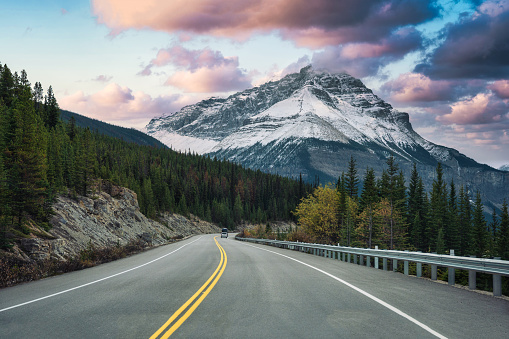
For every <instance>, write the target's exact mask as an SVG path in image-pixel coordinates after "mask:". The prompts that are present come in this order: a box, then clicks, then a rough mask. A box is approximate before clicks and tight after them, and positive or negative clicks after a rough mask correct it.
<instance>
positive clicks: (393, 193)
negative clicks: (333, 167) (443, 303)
mask: <svg viewBox="0 0 509 339" xmlns="http://www.w3.org/2000/svg"><path fill="white" fill-rule="evenodd" d="M386 164H387V168H386V169H384V170H383V172H382V175H381V177H380V178H379V179H378V180H377V179H376V178H375V173H374V170H373V169H372V168H367V169H366V172H365V174H364V177H363V185H362V189H360V178H359V175H358V173H357V168H356V161H355V159H354V158H353V157H352V158H351V159H350V161H349V165H348V171H347V172H346V173H344V172H343V173H342V174H341V175H340V176H339V178H338V182H337V184H336V185H335V187H334V186H332V185H327V186H325V187H317V188H315V190H314V191H313V193H312V194H310V195H308V196H307V197H306V198H304V199H303V200H302V201H301V203H300V204H299V205H298V206H297V208H296V210H295V215H296V217H297V219H298V222H299V224H300V225H301V226H302V228H303V230H304V232H305V233H306V234H307V236H310V237H311V239H312V240H315V241H320V242H324V243H331V244H336V243H340V244H341V245H344V246H356V247H367V248H374V247H375V246H378V247H379V248H381V249H398V250H406V249H410V250H417V251H423V252H436V253H439V254H443V253H446V252H447V251H449V250H451V249H452V250H454V252H455V255H475V256H477V257H501V258H502V259H506V260H509V216H508V207H507V201H506V200H504V202H503V204H502V210H501V213H500V215H497V214H496V212H495V210H493V215H492V220H491V221H490V222H488V221H487V220H486V217H485V215H484V213H483V204H482V200H481V195H480V193H479V192H478V191H477V192H476V193H475V196H473V197H472V196H470V192H468V190H467V189H466V188H465V187H464V186H461V187H459V189H458V188H457V187H456V185H455V183H454V181H453V180H451V181H450V182H449V183H446V182H445V180H444V178H443V168H442V165H441V164H440V163H438V165H437V168H436V176H435V179H434V181H433V186H432V190H431V192H426V191H425V189H424V185H423V181H422V178H421V177H420V176H419V173H418V172H417V167H416V165H415V164H414V167H413V170H412V173H411V176H410V180H409V183H408V186H407V185H406V180H405V177H404V175H403V172H402V171H401V170H399V168H398V166H397V164H396V163H395V161H394V158H393V157H389V158H388V159H387V161H386ZM359 191H360V192H359Z"/></svg>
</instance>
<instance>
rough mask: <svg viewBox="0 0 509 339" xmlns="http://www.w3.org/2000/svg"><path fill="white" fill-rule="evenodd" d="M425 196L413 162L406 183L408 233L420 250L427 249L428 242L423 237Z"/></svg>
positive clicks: (425, 209) (413, 243)
mask: <svg viewBox="0 0 509 339" xmlns="http://www.w3.org/2000/svg"><path fill="white" fill-rule="evenodd" d="M426 206H427V197H426V193H425V192H424V185H423V183H422V178H421V177H420V176H419V173H418V172H417V165H416V164H415V163H414V166H413V169H412V173H411V176H410V183H409V185H408V200H407V211H408V214H407V215H408V219H407V220H408V224H409V225H411V226H410V229H409V235H410V239H411V244H412V245H413V246H414V247H415V248H416V249H418V250H420V251H425V250H427V249H428V247H429V244H428V243H427V242H426V238H425V228H426V215H427V213H428V212H427V208H426Z"/></svg>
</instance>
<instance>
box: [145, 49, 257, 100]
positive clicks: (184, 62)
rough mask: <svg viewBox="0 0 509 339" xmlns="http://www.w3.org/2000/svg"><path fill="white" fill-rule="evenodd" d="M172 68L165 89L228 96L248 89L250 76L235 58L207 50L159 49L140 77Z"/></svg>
mask: <svg viewBox="0 0 509 339" xmlns="http://www.w3.org/2000/svg"><path fill="white" fill-rule="evenodd" d="M168 65H171V66H174V67H176V68H177V71H176V72H174V73H173V74H172V75H171V76H170V77H169V78H168V79H167V80H166V82H165V84H166V85H169V86H174V87H177V88H180V89H183V90H185V91H187V92H194V93H214V92H228V91H233V90H244V89H246V88H249V87H251V80H252V79H251V76H250V75H249V74H247V73H246V71H244V70H243V69H241V68H239V60H238V58H237V57H224V56H223V54H222V53H221V52H219V51H213V50H211V49H209V48H205V49H201V50H190V49H186V48H184V47H182V46H173V47H170V48H165V49H160V50H159V51H158V52H157V55H156V57H155V58H154V59H152V60H151V61H150V63H149V64H148V65H147V66H146V67H145V68H144V69H143V70H142V71H141V72H140V73H138V74H139V75H145V76H147V75H151V74H152V69H153V68H154V67H164V66H168Z"/></svg>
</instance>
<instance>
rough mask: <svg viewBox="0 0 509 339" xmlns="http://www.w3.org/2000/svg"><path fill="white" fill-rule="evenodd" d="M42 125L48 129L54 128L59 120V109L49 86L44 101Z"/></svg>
mask: <svg viewBox="0 0 509 339" xmlns="http://www.w3.org/2000/svg"><path fill="white" fill-rule="evenodd" d="M44 116H45V120H44V123H45V124H46V126H48V128H52V127H55V126H56V125H57V123H58V121H59V119H60V108H59V107H58V103H57V100H56V99H55V95H54V94H53V88H52V87H51V86H49V88H48V93H47V95H46V97H45V101H44Z"/></svg>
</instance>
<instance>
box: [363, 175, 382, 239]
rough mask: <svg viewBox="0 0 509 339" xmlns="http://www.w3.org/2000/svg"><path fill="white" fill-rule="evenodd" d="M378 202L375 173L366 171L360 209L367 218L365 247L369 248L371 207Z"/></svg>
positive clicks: (371, 223) (371, 225)
mask: <svg viewBox="0 0 509 339" xmlns="http://www.w3.org/2000/svg"><path fill="white" fill-rule="evenodd" d="M377 201H378V195H377V188H376V182H375V171H374V170H373V168H367V169H366V175H365V176H364V185H363V187H362V193H361V197H360V209H361V210H363V211H365V212H366V214H367V217H368V240H367V246H368V248H371V245H372V239H373V205H374V204H375V203H376V202H377Z"/></svg>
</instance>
